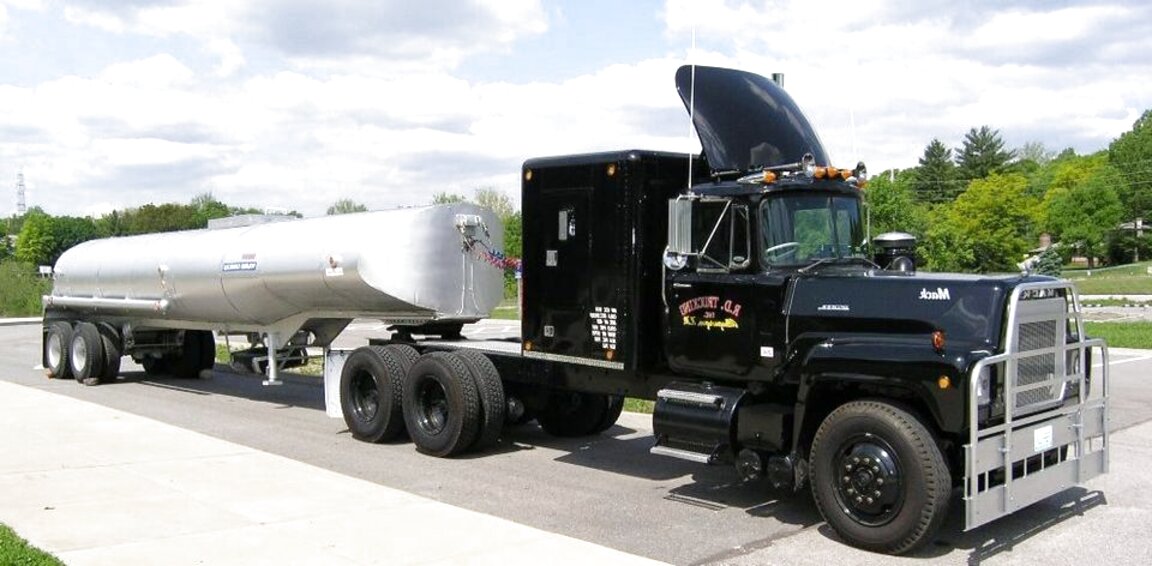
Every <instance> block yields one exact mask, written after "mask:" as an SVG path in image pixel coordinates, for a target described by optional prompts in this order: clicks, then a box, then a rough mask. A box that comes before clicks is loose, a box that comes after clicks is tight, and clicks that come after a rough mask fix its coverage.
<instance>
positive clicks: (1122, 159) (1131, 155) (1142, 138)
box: [1108, 109, 1152, 220]
mask: <svg viewBox="0 0 1152 566" xmlns="http://www.w3.org/2000/svg"><path fill="white" fill-rule="evenodd" d="M1108 160H1109V161H1110V162H1111V163H1112V166H1113V167H1115V168H1116V170H1117V171H1119V172H1120V174H1121V175H1123V176H1124V179H1125V181H1127V188H1126V189H1125V190H1121V191H1119V195H1120V200H1121V202H1122V203H1123V204H1124V219H1125V220H1133V219H1136V218H1144V219H1147V218H1148V217H1149V215H1150V214H1152V181H1150V179H1152V175H1150V174H1152V109H1148V110H1145V111H1144V114H1142V115H1141V116H1140V118H1139V119H1138V120H1136V122H1135V123H1133V124H1132V129H1131V130H1129V131H1127V132H1125V133H1123V134H1121V135H1120V137H1119V138H1116V139H1115V140H1113V141H1112V143H1111V144H1110V145H1109V146H1108Z"/></svg>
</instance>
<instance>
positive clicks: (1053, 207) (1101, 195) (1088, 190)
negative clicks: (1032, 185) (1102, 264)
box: [1045, 163, 1124, 267]
mask: <svg viewBox="0 0 1152 566" xmlns="http://www.w3.org/2000/svg"><path fill="white" fill-rule="evenodd" d="M1078 173H1079V172H1078ZM1077 177H1079V178H1078V179H1076V180H1074V181H1073V182H1071V183H1070V184H1069V185H1067V186H1063V185H1061V186H1055V187H1054V188H1052V189H1051V190H1050V191H1049V193H1048V197H1047V198H1046V199H1045V205H1046V208H1047V210H1046V213H1047V226H1048V229H1049V230H1051V231H1052V232H1053V233H1055V234H1057V235H1058V236H1059V238H1060V242H1061V243H1062V244H1063V245H1064V246H1073V247H1075V248H1077V249H1079V250H1081V252H1082V253H1083V254H1084V255H1085V256H1086V257H1087V258H1088V266H1089V267H1094V266H1095V260H1096V258H1098V257H1101V256H1103V255H1105V254H1106V253H1107V247H1106V244H1107V243H1108V238H1109V236H1110V235H1111V234H1112V233H1113V232H1114V231H1115V229H1116V227H1117V226H1118V225H1119V224H1120V222H1121V220H1122V218H1123V215H1124V207H1123V205H1122V204H1121V203H1120V197H1119V196H1118V195H1117V194H1116V187H1118V186H1121V185H1123V182H1124V181H1123V178H1122V177H1121V176H1120V173H1119V172H1117V171H1116V169H1115V168H1114V167H1112V166H1110V165H1108V164H1107V163H1100V164H1099V166H1097V167H1095V168H1092V169H1090V170H1088V171H1087V172H1086V173H1083V174H1077Z"/></svg>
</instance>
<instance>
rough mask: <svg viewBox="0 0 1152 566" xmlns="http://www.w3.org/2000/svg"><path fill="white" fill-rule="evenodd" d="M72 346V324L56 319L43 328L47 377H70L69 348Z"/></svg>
mask: <svg viewBox="0 0 1152 566" xmlns="http://www.w3.org/2000/svg"><path fill="white" fill-rule="evenodd" d="M71 346H72V325H71V324H68V323H67V322H63V321H57V322H53V323H51V324H49V325H48V326H47V327H46V328H45V329H44V369H45V370H47V372H48V377H54V378H56V379H71V378H72V368H71V366H70V365H69V360H68V358H69V348H70V347H71Z"/></svg>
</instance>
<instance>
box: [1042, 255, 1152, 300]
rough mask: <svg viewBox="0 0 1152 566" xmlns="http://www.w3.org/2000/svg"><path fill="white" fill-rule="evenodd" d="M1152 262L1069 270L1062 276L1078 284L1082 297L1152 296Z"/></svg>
mask: <svg viewBox="0 0 1152 566" xmlns="http://www.w3.org/2000/svg"><path fill="white" fill-rule="evenodd" d="M1149 267H1152V262H1141V263H1133V264H1129V265H1118V266H1115V267H1102V268H1098V269H1067V270H1065V271H1064V273H1062V274H1061V275H1062V276H1063V277H1064V278H1065V279H1069V280H1071V281H1072V282H1074V283H1076V288H1077V289H1079V290H1080V294H1082V295H1147V294H1152V275H1149V273H1148V269H1149Z"/></svg>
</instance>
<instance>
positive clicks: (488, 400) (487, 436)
mask: <svg viewBox="0 0 1152 566" xmlns="http://www.w3.org/2000/svg"><path fill="white" fill-rule="evenodd" d="M452 353H453V354H454V355H455V356H456V357H457V358H459V359H460V361H462V362H464V365H465V366H466V367H467V368H468V372H469V373H470V374H472V381H473V382H474V383H475V384H476V389H477V391H478V392H479V393H480V434H479V435H478V436H477V437H476V441H475V443H474V444H473V445H472V448H473V449H476V450H483V449H484V448H487V447H489V446H492V445H494V444H496V441H497V440H499V439H500V433H501V432H502V431H503V430H504V412H505V409H506V405H505V401H504V384H503V383H502V382H501V381H500V372H499V371H497V370H496V366H495V365H494V364H493V363H492V360H490V359H488V356H485V355H484V354H481V353H480V352H477V351H474V350H463V349H461V350H455V351H453V352H452Z"/></svg>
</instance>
